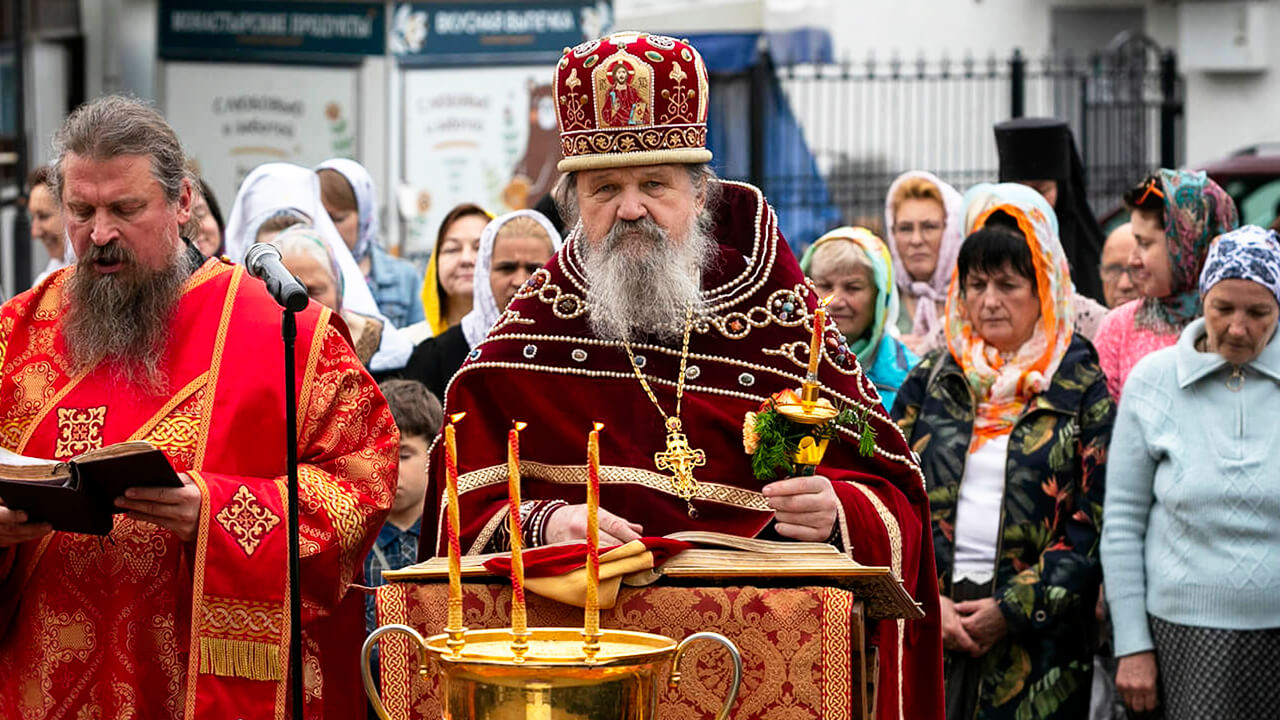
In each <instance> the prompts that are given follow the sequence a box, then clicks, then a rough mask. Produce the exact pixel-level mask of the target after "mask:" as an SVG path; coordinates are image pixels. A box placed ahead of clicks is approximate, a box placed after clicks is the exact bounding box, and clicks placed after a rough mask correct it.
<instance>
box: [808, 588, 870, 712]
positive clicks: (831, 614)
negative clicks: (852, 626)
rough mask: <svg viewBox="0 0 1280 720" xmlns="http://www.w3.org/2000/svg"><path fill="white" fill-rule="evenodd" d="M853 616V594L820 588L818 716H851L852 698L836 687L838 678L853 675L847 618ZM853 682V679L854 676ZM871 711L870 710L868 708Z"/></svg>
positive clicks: (851, 649) (855, 680) (855, 679)
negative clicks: (819, 688) (820, 657)
mask: <svg viewBox="0 0 1280 720" xmlns="http://www.w3.org/2000/svg"><path fill="white" fill-rule="evenodd" d="M852 616H853V595H852V594H850V593H847V592H843V591H840V590H833V589H832V588H823V589H822V663H821V666H822V681H823V682H822V717H824V718H834V717H851V715H850V713H851V712H852V708H851V707H850V705H851V704H852V703H851V700H852V698H850V697H849V695H848V693H843V692H839V691H838V690H836V688H837V687H838V685H836V683H837V682H838V681H839V680H840V679H841V678H848V677H853V655H852V653H853V648H852V647H850V644H851V643H850V637H849V636H850V633H849V621H850V618H851V617H852ZM854 682H857V678H854ZM872 711H873V712H874V709H873V710H872Z"/></svg>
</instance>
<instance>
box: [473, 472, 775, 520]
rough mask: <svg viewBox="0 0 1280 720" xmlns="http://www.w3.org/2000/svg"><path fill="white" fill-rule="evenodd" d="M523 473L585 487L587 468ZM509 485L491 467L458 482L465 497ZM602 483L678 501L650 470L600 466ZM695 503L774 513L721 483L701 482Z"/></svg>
mask: <svg viewBox="0 0 1280 720" xmlns="http://www.w3.org/2000/svg"><path fill="white" fill-rule="evenodd" d="M520 473H521V475H523V476H524V477H527V478H534V479H537V480H542V481H544V482H550V483H556V484H559V485H585V484H586V483H587V466H586V465H548V464H546V463H540V462H532V461H528V460H521V461H520ZM505 482H507V465H506V463H503V464H501V465H491V466H489V467H487V468H481V469H480V470H472V471H471V472H469V473H466V474H464V475H462V476H460V477H459V478H458V492H459V493H465V492H470V491H472V490H479V489H480V488H483V487H488V486H489V485H496V484H498V483H505ZM600 482H601V484H606V485H640V486H643V487H646V488H649V489H651V490H657V491H658V492H661V493H662V494H664V495H670V496H671V497H679V496H678V495H676V494H675V493H674V492H672V491H671V478H670V477H669V476H667V475H660V474H658V473H656V472H653V471H651V470H644V469H641V468H633V467H625V466H621V465H601V466H600ZM693 499H695V500H706V501H709V502H716V503H721V504H724V505H733V506H734V507H740V508H744V509H747V510H758V511H761V512H772V508H770V507H769V501H768V500H766V499H765V497H764V495H762V494H760V493H758V492H755V491H754V490H746V489H743V488H737V487H733V486H731V485H722V484H720V483H711V482H705V481H702V482H699V483H698V492H697V494H696V495H694V497H693Z"/></svg>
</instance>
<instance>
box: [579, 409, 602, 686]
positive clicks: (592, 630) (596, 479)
mask: <svg viewBox="0 0 1280 720" xmlns="http://www.w3.org/2000/svg"><path fill="white" fill-rule="evenodd" d="M603 429H604V423H595V424H594V425H592V430H591V434H590V435H588V436H587V600H586V602H585V603H584V610H585V612H584V620H583V628H582V636H583V644H582V652H583V653H584V654H585V655H586V656H587V660H588V661H594V660H595V658H596V655H597V654H599V652H600V636H601V633H600V431H601V430H603Z"/></svg>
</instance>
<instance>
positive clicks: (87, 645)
mask: <svg viewBox="0 0 1280 720" xmlns="http://www.w3.org/2000/svg"><path fill="white" fill-rule="evenodd" d="M57 143H58V146H59V150H58V159H57V162H56V165H55V171H56V172H55V177H56V183H55V185H56V187H57V189H58V192H57V193H55V194H56V195H57V196H58V197H60V198H61V200H62V207H63V214H64V217H65V218H66V219H67V231H68V235H69V236H70V239H71V242H72V244H73V246H74V247H75V250H76V256H77V257H78V258H79V260H78V262H77V264H76V265H75V266H74V267H71V268H66V269H64V270H61V271H59V272H56V273H54V274H53V275H51V276H50V277H49V278H47V279H46V280H44V281H43V282H41V283H40V284H38V285H37V286H36V287H35V288H33V289H32V290H30V291H28V292H26V293H23V294H22V295H20V296H18V297H16V298H14V299H13V300H12V301H10V302H8V303H6V304H5V305H4V306H3V307H2V308H0V368H2V370H3V375H2V376H0V397H2V398H3V401H2V402H0V447H3V448H4V449H6V450H11V451H14V452H18V453H21V454H24V455H29V456H34V457H41V458H56V459H58V460H66V459H69V458H71V457H73V456H75V455H77V454H80V453H82V452H85V451H87V450H92V449H95V448H99V447H103V446H105V445H110V444H113V443H117V442H121V441H125V440H148V441H150V442H151V443H152V444H154V445H156V446H157V447H159V448H160V449H161V450H163V451H164V453H165V455H166V456H167V457H168V459H169V461H170V462H171V463H172V464H173V466H174V468H175V469H176V470H177V471H178V472H179V473H181V475H180V477H181V478H182V479H183V483H184V485H183V487H182V488H165V489H155V488H132V489H130V490H128V491H126V496H125V497H123V498H119V499H117V500H116V504H117V506H118V507H119V508H120V509H121V510H122V511H126V512H125V514H121V515H117V516H116V520H115V524H114V528H113V529H112V531H111V533H110V534H109V535H107V536H106V537H96V536H90V535H80V534H74V533H66V532H52V531H51V529H50V527H49V526H48V525H46V524H42V523H38V522H36V521H35V520H34V519H32V518H28V517H27V516H26V514H25V513H23V512H20V511H17V510H14V509H12V508H8V507H5V506H4V505H3V498H0V718H4V719H5V720H9V719H14V720H16V719H18V718H21V719H22V720H46V719H51V718H67V719H73V718H183V717H185V718H188V719H189V720H190V719H191V718H241V717H243V718H283V717H285V716H286V715H287V714H288V710H287V708H288V707H289V694H288V683H287V679H288V668H289V665H290V660H289V626H290V618H289V603H288V597H289V588H288V574H287V553H288V550H287V549H288V544H287V532H286V526H287V520H286V503H287V501H286V487H285V482H284V479H283V477H282V476H283V475H284V474H285V466H286V457H285V453H284V451H283V448H281V447H280V445H281V441H282V439H283V438H284V437H285V419H284V391H283V388H282V387H281V386H282V384H283V377H284V364H283V359H282V347H283V346H282V342H281V337H280V308H279V307H278V306H277V305H276V304H275V302H274V301H273V300H272V299H271V297H270V296H269V295H268V294H267V291H266V288H265V286H264V285H263V284H262V283H261V282H260V281H258V280H256V279H254V278H252V277H249V276H248V275H246V273H245V270H244V268H242V267H239V266H233V265H230V264H227V263H224V262H221V261H218V260H205V259H204V258H203V257H202V256H201V255H200V253H199V252H198V251H196V250H195V248H194V247H193V246H192V245H191V243H190V242H189V241H185V240H183V239H181V238H180V237H179V234H178V233H179V227H180V226H181V225H182V223H183V222H184V221H185V220H186V219H187V218H188V217H189V215H190V211H191V197H192V196H191V193H192V189H191V183H190V181H189V180H188V179H187V177H186V176H185V175H184V171H183V154H182V149H181V146H180V144H179V142H178V138H177V137H176V135H174V132H173V130H172V129H171V128H170V127H169V126H168V125H167V124H166V123H165V121H164V119H163V118H161V117H160V115H159V114H158V113H156V112H155V111H154V110H153V109H151V108H149V107H147V106H145V105H143V104H141V103H139V102H137V101H134V100H129V99H125V98H119V97H107V98H103V99H100V100H96V101H94V102H92V103H90V104H88V105H85V106H82V107H81V108H79V109H78V110H76V111H75V112H74V113H73V114H72V115H71V116H70V117H69V118H68V119H67V121H66V124H65V125H64V126H63V128H62V129H61V130H60V131H59V134H58V137H57ZM298 326H299V327H298V342H297V348H298V350H297V362H296V370H297V379H298V385H297V392H298V399H299V411H298V428H299V439H298V447H297V450H298V455H299V458H300V462H301V468H300V493H299V494H300V513H301V521H300V527H301V555H302V560H301V564H302V587H301V593H302V603H303V607H302V614H303V617H302V623H303V646H304V649H303V663H304V668H305V671H304V686H305V693H306V698H305V701H306V705H305V707H306V717H308V718H321V717H343V718H349V717H362V716H363V714H364V700H363V695H362V693H361V692H360V689H359V680H358V678H359V661H358V657H359V648H360V642H361V639H362V636H363V629H364V626H363V614H362V608H363V599H362V597H361V595H360V593H358V592H353V591H352V590H351V589H350V586H351V583H352V582H353V581H358V580H359V575H358V573H359V572H360V568H361V563H362V561H363V558H364V555H365V553H366V552H368V550H369V547H370V545H371V544H372V542H373V540H374V537H375V536H376V534H377V532H378V528H379V526H380V525H381V524H382V519H383V517H384V515H385V513H386V511H387V508H388V507H389V505H390V503H391V499H392V496H393V495H394V492H395V487H396V447H397V433H396V430H395V425H394V422H393V421H392V419H391V414H390V412H389V411H388V410H387V407H386V405H385V403H384V401H383V399H382V396H381V394H379V392H378V390H377V388H376V386H375V385H374V383H373V381H372V380H371V378H370V377H369V376H368V375H367V374H366V372H365V371H364V369H363V368H362V366H361V364H360V361H359V360H358V359H357V358H356V356H355V354H354V353H353V352H352V350H351V348H350V346H349V343H348V339H347V337H346V331H345V329H344V326H343V325H342V323H341V322H340V321H338V320H337V319H336V318H335V316H333V315H332V314H330V312H329V311H328V310H327V309H322V308H321V307H320V306H319V305H317V304H316V303H312V304H311V305H310V307H309V308H307V310H306V311H304V312H302V313H300V314H299V316H298Z"/></svg>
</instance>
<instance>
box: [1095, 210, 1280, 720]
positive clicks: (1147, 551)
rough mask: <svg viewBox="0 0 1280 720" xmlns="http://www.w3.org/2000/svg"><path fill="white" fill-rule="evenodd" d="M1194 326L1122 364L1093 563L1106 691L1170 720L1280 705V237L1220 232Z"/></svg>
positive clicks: (1260, 711)
mask: <svg viewBox="0 0 1280 720" xmlns="http://www.w3.org/2000/svg"><path fill="white" fill-rule="evenodd" d="M1200 292H1201V294H1202V296H1203V297H1204V317H1203V318H1201V319H1199V320H1195V321H1194V322H1192V323H1191V324H1190V325H1188V326H1187V327H1186V329H1184V330H1183V331H1182V334H1181V336H1180V337H1179V339H1178V342H1177V344H1176V345H1174V346H1173V347H1169V348H1165V349H1163V350H1159V351H1157V352H1155V353H1152V354H1151V355H1148V356H1147V357H1145V358H1143V359H1142V360H1141V361H1140V362H1139V363H1138V364H1137V365H1136V366H1135V367H1134V369H1133V370H1132V372H1131V373H1130V375H1129V378H1128V380H1127V382H1126V384H1125V388H1124V395H1123V396H1122V399H1121V402H1120V411H1119V415H1118V417H1117V418H1116V424H1115V431H1114V433H1113V434H1112V436H1111V458H1110V462H1109V463H1108V464H1107V493H1106V503H1105V509H1104V513H1103V531H1102V563H1103V569H1104V573H1105V577H1106V584H1107V599H1108V601H1109V602H1110V605H1111V614H1112V618H1113V620H1114V625H1115V649H1116V656H1117V657H1119V658H1120V661H1119V667H1118V671H1117V676H1116V687H1117V690H1119V692H1120V694H1121V696H1122V697H1123V698H1124V700H1125V703H1126V704H1127V705H1128V706H1129V707H1130V708H1131V709H1133V710H1135V711H1139V712H1141V711H1147V710H1152V709H1154V708H1155V707H1157V706H1163V707H1164V710H1165V717H1166V718H1168V720H1181V719H1182V718H1248V717H1275V713H1276V712H1277V708H1278V707H1280V683H1278V682H1277V681H1276V674H1277V672H1280V553H1278V552H1277V550H1278V549H1280V483H1277V481H1276V478H1277V475H1276V468H1277V466H1280V422H1276V410H1275V408H1277V407H1280V342H1276V341H1275V334H1276V324H1277V320H1278V319H1280V237H1277V235H1276V234H1275V233H1274V232H1272V231H1270V230H1263V229H1262V228H1258V227H1254V226H1245V227H1242V228H1240V229H1238V230H1234V231H1232V232H1229V233H1226V234H1224V235H1222V236H1220V237H1219V238H1218V239H1217V241H1215V243H1214V244H1213V246H1212V247H1211V249H1210V250H1209V256H1208V259H1207V260H1206V262H1205V266H1204V270H1203V272H1202V273H1201V275H1200Z"/></svg>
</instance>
